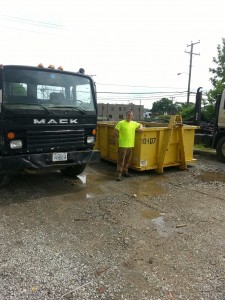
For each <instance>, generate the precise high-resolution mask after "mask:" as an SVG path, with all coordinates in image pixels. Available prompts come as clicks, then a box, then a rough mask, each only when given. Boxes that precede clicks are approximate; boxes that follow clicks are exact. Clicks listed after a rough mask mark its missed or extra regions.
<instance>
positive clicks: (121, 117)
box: [119, 107, 123, 120]
mask: <svg viewBox="0 0 225 300" xmlns="http://www.w3.org/2000/svg"><path fill="white" fill-rule="evenodd" d="M120 108H121V107H120ZM119 119H120V120H122V119H123V115H119Z"/></svg>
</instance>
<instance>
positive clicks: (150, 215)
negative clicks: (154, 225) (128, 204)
mask: <svg viewBox="0 0 225 300" xmlns="http://www.w3.org/2000/svg"><path fill="white" fill-rule="evenodd" d="M141 214H142V216H143V217H144V218H146V219H156V218H158V217H159V216H160V214H159V213H158V212H157V211H156V210H154V209H151V208H149V209H145V210H143V211H142V212H141Z"/></svg>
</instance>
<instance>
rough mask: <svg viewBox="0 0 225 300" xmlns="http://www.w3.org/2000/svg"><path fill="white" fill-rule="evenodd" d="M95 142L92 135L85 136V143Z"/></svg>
mask: <svg viewBox="0 0 225 300" xmlns="http://www.w3.org/2000/svg"><path fill="white" fill-rule="evenodd" d="M94 143H95V137H94V136H88V137H87V144H94Z"/></svg>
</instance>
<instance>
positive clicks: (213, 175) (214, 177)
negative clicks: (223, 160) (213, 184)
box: [198, 171, 225, 183]
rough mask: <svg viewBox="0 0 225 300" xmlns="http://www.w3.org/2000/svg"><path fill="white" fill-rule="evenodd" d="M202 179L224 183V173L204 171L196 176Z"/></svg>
mask: <svg viewBox="0 0 225 300" xmlns="http://www.w3.org/2000/svg"><path fill="white" fill-rule="evenodd" d="M198 177H199V178H200V179H201V180H202V181H206V182H207V181H220V182H223V183H225V173H222V172H210V171H208V172H204V173H202V174H201V175H199V176H198Z"/></svg>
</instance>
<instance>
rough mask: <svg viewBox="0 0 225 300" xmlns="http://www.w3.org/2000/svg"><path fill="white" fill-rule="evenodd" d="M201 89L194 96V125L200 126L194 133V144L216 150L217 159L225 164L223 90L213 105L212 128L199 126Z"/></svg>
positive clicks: (224, 101)
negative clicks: (213, 119)
mask: <svg viewBox="0 0 225 300" xmlns="http://www.w3.org/2000/svg"><path fill="white" fill-rule="evenodd" d="M201 98H202V92H201V88H198V90H197V94H196V104H195V116H194V124H195V125H198V126H200V130H198V131H196V134H195V144H198V143H202V144H204V145H206V146H208V147H211V148H213V149H216V154H217V158H218V160H219V161H221V162H223V163H225V89H224V91H223V93H222V95H218V97H217V100H216V104H215V122H214V124H212V126H206V125H202V124H201Z"/></svg>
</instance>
